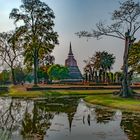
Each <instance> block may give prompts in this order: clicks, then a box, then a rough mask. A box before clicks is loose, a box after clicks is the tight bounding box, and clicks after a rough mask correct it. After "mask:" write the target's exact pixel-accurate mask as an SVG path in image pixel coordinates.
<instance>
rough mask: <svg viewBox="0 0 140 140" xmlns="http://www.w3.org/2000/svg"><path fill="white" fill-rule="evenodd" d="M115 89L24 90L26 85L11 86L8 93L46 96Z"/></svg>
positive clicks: (13, 95)
mask: <svg viewBox="0 0 140 140" xmlns="http://www.w3.org/2000/svg"><path fill="white" fill-rule="evenodd" d="M114 91H115V90H48V91H26V87H23V86H12V87H10V89H9V93H8V95H9V96H11V97H27V98H28V97H29V98H30V97H31V98H36V97H46V96H56V95H57V96H59V95H60V96H61V95H62V96H63V95H98V94H100V95H101V94H111V93H113V92H114Z"/></svg>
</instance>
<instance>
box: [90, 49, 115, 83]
mask: <svg viewBox="0 0 140 140" xmlns="http://www.w3.org/2000/svg"><path fill="white" fill-rule="evenodd" d="M90 60H91V62H92V64H93V67H94V69H96V70H97V71H98V72H99V79H100V81H103V82H105V75H106V74H105V73H106V72H107V71H110V70H111V69H112V65H113V64H114V63H115V56H114V55H113V54H109V53H108V52H106V51H103V52H100V51H99V52H96V53H95V55H93V56H92V57H91V58H90ZM102 77H103V78H102Z"/></svg>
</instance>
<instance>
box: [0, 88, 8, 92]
mask: <svg viewBox="0 0 140 140" xmlns="http://www.w3.org/2000/svg"><path fill="white" fill-rule="evenodd" d="M8 90H9V88H8V87H0V92H3V91H7V92H8Z"/></svg>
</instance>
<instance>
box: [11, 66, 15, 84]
mask: <svg viewBox="0 0 140 140" xmlns="http://www.w3.org/2000/svg"><path fill="white" fill-rule="evenodd" d="M11 72H12V82H13V84H14V85H16V78H15V70H14V68H11Z"/></svg>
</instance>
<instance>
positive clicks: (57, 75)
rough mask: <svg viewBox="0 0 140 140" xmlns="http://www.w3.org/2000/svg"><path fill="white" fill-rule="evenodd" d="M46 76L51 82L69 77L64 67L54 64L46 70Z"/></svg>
mask: <svg viewBox="0 0 140 140" xmlns="http://www.w3.org/2000/svg"><path fill="white" fill-rule="evenodd" d="M48 75H49V77H50V79H51V80H60V79H67V78H68V77H69V70H68V68H67V67H65V66H61V65H58V64H56V65H52V66H51V67H50V68H49V69H48Z"/></svg>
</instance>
